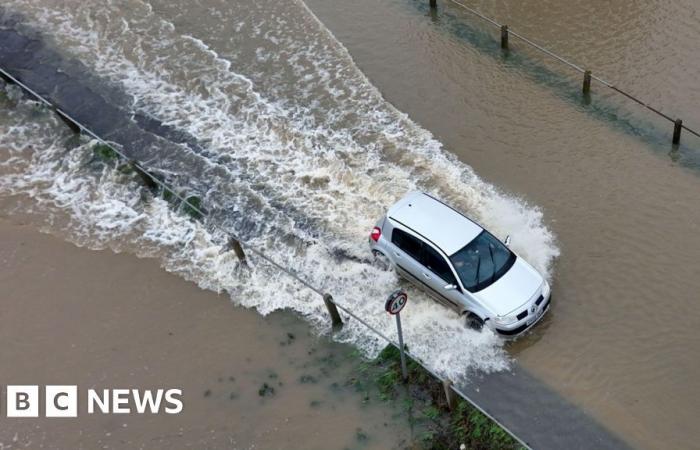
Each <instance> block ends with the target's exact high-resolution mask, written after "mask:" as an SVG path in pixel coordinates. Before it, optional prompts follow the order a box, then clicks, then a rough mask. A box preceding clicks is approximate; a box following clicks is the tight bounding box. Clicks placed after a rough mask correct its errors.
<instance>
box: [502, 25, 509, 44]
mask: <svg viewBox="0 0 700 450" xmlns="http://www.w3.org/2000/svg"><path fill="white" fill-rule="evenodd" d="M501 48H502V49H503V50H508V25H501Z"/></svg>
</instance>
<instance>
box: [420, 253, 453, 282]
mask: <svg viewBox="0 0 700 450" xmlns="http://www.w3.org/2000/svg"><path fill="white" fill-rule="evenodd" d="M421 263H422V264H423V265H424V266H425V267H427V268H428V269H430V270H431V271H432V272H433V273H435V274H437V275H438V276H439V277H440V278H442V279H443V280H445V281H446V282H447V283H448V284H457V280H456V279H455V276H454V274H453V273H452V269H450V266H449V264H447V261H445V258H443V257H442V256H441V255H440V254H439V253H438V252H437V251H435V249H434V248H432V247H431V246H429V245H427V244H424V245H423V257H422V258H421Z"/></svg>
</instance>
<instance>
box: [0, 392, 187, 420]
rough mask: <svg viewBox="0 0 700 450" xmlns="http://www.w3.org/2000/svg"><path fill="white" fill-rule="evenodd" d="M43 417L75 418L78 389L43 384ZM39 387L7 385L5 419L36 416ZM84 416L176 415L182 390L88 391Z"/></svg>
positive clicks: (181, 404)
mask: <svg viewBox="0 0 700 450" xmlns="http://www.w3.org/2000/svg"><path fill="white" fill-rule="evenodd" d="M43 394H44V395H43V405H44V408H43V415H44V417H78V404H79V402H78V386H68V385H47V386H44V389H43ZM40 397H41V396H40V393H39V386H36V385H8V386H7V396H6V401H5V413H6V415H7V417H39V409H40V400H41V399H40ZM84 398H85V399H86V409H87V413H88V414H134V413H135V414H158V413H161V412H164V413H165V414H179V413H180V412H182V409H183V407H184V404H183V402H182V389H155V390H151V389H146V390H142V389H88V390H87V395H86V396H85V397H84Z"/></svg>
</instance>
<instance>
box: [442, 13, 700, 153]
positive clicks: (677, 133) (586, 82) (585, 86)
mask: <svg viewBox="0 0 700 450" xmlns="http://www.w3.org/2000/svg"><path fill="white" fill-rule="evenodd" d="M447 1H449V2H451V3H453V4H455V5H457V6H459V7H461V8H462V9H464V10H465V11H467V12H469V13H471V14H473V15H474V16H476V17H478V18H480V19H482V20H483V21H485V22H487V23H489V24H490V25H493V26H494V27H496V28H498V29H499V30H500V33H501V39H500V44H501V48H502V49H503V50H509V48H510V47H509V37H510V36H513V37H515V38H516V39H519V40H520V41H522V42H524V43H525V44H527V45H529V46H530V47H532V48H534V49H536V50H538V51H539V52H541V53H544V54H545V55H547V56H550V57H551V58H553V59H555V60H557V61H558V62H560V63H562V64H564V65H566V66H568V67H570V68H572V69H574V70H575V71H577V72H579V73H581V74H583V82H582V87H581V92H582V93H583V95H584V96H587V95H590V92H591V80H595V81H597V82H599V83H601V84H602V85H603V86H605V87H607V88H609V89H611V90H613V91H615V92H617V93H618V94H621V95H623V96H625V97H627V98H628V99H630V100H632V101H633V102H635V103H637V104H639V105H641V106H643V107H644V108H646V109H648V110H649V111H652V112H653V113H655V114H656V115H658V116H659V117H661V118H663V119H666V120H668V121H669V122H671V123H673V137H672V138H671V142H672V143H673V144H674V145H679V144H680V141H681V131H682V130H686V131H687V132H689V133H691V134H693V135H695V136H697V137H700V133H699V132H697V131H695V130H694V129H692V128H690V127H688V126H687V125H684V124H683V120H682V119H680V118H675V119H674V118H673V117H671V116H669V115H668V114H665V113H663V112H662V111H661V110H659V109H658V108H656V107H654V106H652V105H650V104H648V103H646V102H644V101H642V100H641V99H639V98H638V97H636V96H635V95H633V94H631V93H629V92H627V91H625V90H624V89H622V88H619V87H617V86H615V85H614V84H613V83H611V82H609V81H606V80H605V79H603V78H601V77H599V76H596V75H594V74H593V73H592V72H591V70H588V69H584V68H582V67H581V66H579V65H577V64H574V63H573V62H571V61H569V60H568V59H566V58H564V57H562V56H559V55H557V54H556V53H554V52H552V51H551V50H548V49H547V48H545V47H544V46H542V45H539V44H537V43H535V42H534V41H532V40H531V39H528V38H527V37H525V36H523V35H522V34H520V33H517V32H515V31H513V30H511V29H510V28H509V27H508V25H505V24H501V23H498V22H497V21H496V20H494V19H492V18H490V17H488V16H485V15H484V14H482V13H481V12H479V11H477V10H475V9H473V8H470V7H469V6H467V5H465V4H464V3H461V2H459V1H457V0H447ZM429 4H430V8H431V9H433V10H435V9H436V8H437V0H429Z"/></svg>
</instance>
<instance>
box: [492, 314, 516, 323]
mask: <svg viewBox="0 0 700 450" xmlns="http://www.w3.org/2000/svg"><path fill="white" fill-rule="evenodd" d="M493 321H494V322H495V323H496V325H510V324H513V323H515V322H517V321H518V318H517V317H516V315H515V314H511V315H509V316H496V317H494V319H493Z"/></svg>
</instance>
